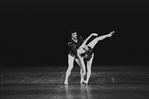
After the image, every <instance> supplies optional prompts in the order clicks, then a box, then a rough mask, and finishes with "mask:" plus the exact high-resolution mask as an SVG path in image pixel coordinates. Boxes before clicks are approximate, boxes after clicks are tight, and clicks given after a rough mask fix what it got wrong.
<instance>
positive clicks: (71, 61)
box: [64, 54, 75, 84]
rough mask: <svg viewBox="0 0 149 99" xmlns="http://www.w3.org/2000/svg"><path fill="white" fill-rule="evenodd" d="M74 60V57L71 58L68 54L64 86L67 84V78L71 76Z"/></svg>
mask: <svg viewBox="0 0 149 99" xmlns="http://www.w3.org/2000/svg"><path fill="white" fill-rule="evenodd" d="M74 58H75V57H74V56H71V55H70V54H69V55H68V69H67V71H66V76H65V81H64V84H68V78H69V76H70V74H71V70H72V68H73V62H74Z"/></svg>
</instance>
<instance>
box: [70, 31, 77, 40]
mask: <svg viewBox="0 0 149 99" xmlns="http://www.w3.org/2000/svg"><path fill="white" fill-rule="evenodd" d="M70 33H71V38H72V39H74V40H77V31H76V30H75V29H73V30H71V32H70Z"/></svg>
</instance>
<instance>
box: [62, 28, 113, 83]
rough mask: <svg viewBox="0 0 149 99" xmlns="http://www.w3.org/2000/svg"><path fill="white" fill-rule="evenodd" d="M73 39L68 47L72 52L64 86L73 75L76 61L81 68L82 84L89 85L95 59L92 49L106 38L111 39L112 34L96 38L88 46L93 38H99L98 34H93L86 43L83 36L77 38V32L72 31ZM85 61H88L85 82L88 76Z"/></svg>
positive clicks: (69, 55) (69, 56)
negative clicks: (72, 71)
mask: <svg viewBox="0 0 149 99" xmlns="http://www.w3.org/2000/svg"><path fill="white" fill-rule="evenodd" d="M71 36H72V38H71V42H69V43H68V45H69V46H70V47H71V50H70V52H69V54H68V69H67V71H66V77H65V81H64V84H68V78H69V76H70V74H71V70H72V68H73V62H74V60H75V61H76V62H77V63H78V65H79V66H80V74H81V81H80V83H83V82H84V83H86V84H87V83H88V81H89V78H90V75H91V64H92V60H93V57H94V54H93V52H92V49H93V48H94V46H95V45H96V44H97V42H98V41H99V40H103V39H104V38H106V37H111V36H112V33H110V34H108V35H103V36H100V37H97V38H95V39H94V40H93V41H91V42H90V43H89V44H88V45H86V43H87V41H88V40H89V39H90V38H91V37H92V36H98V35H97V34H96V33H92V34H91V35H90V36H89V37H88V38H87V39H86V40H85V41H84V42H83V39H82V37H81V36H79V37H77V32H76V31H72V35H71ZM83 59H85V60H87V70H88V72H87V79H86V81H84V76H85V74H86V69H85V64H84V61H83Z"/></svg>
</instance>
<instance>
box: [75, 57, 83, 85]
mask: <svg viewBox="0 0 149 99" xmlns="http://www.w3.org/2000/svg"><path fill="white" fill-rule="evenodd" d="M75 61H76V62H77V64H78V65H79V66H80V77H81V79H80V83H83V79H84V78H82V75H83V67H82V64H81V61H80V60H79V59H75Z"/></svg>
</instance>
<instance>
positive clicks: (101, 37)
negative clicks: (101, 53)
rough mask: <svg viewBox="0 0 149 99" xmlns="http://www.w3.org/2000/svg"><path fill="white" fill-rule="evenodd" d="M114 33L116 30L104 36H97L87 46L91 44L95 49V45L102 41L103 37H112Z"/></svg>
mask: <svg viewBox="0 0 149 99" xmlns="http://www.w3.org/2000/svg"><path fill="white" fill-rule="evenodd" d="M113 33H115V32H114V31H112V32H111V33H109V34H107V35H102V36H99V37H96V38H95V39H94V40H92V41H91V42H90V43H89V44H87V46H90V47H91V48H92V49H93V48H94V47H95V45H96V44H97V43H98V41H101V40H103V39H105V38H107V37H111V36H112V34H113Z"/></svg>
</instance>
